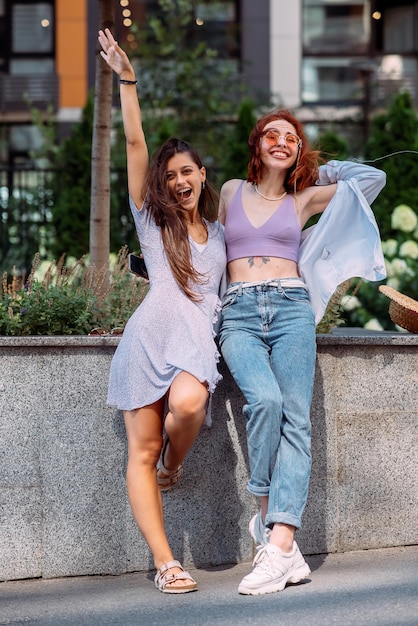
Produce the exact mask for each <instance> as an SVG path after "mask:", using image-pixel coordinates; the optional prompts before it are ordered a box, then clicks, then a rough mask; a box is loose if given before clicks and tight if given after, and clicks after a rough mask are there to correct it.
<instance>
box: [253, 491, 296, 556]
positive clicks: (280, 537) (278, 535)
mask: <svg viewBox="0 0 418 626" xmlns="http://www.w3.org/2000/svg"><path fill="white" fill-rule="evenodd" d="M260 505H261V519H262V521H263V523H264V520H265V519H266V515H267V507H268V496H262V497H261V498H260ZM295 532H296V528H295V527H294V526H290V525H289V524H281V523H278V524H274V525H273V529H272V531H271V535H270V539H269V543H272V544H273V545H275V546H277V547H278V548H280V550H282V552H291V551H292V549H293V540H294V538H295Z"/></svg>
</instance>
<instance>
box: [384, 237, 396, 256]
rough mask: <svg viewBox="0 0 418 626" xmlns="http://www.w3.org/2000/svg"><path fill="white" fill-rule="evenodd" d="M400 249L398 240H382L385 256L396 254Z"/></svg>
mask: <svg viewBox="0 0 418 626" xmlns="http://www.w3.org/2000/svg"><path fill="white" fill-rule="evenodd" d="M397 249H398V242H397V241H396V239H387V240H386V241H382V250H383V254H384V255H385V256H395V254H396V251H397Z"/></svg>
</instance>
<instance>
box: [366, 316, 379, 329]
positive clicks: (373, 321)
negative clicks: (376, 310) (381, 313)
mask: <svg viewBox="0 0 418 626" xmlns="http://www.w3.org/2000/svg"><path fill="white" fill-rule="evenodd" d="M364 328H367V330H383V326H382V325H381V324H380V322H379V320H377V319H376V318H375V317H373V318H372V319H371V320H369V321H368V322H366V324H364Z"/></svg>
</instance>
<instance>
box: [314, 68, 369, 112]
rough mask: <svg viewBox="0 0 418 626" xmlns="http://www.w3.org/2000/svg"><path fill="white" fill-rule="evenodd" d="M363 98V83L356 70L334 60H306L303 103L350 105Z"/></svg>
mask: <svg viewBox="0 0 418 626" xmlns="http://www.w3.org/2000/svg"><path fill="white" fill-rule="evenodd" d="M362 97H363V81H362V78H361V74H360V72H359V71H358V70H357V69H356V68H354V67H350V65H349V64H348V63H344V62H342V61H339V60H334V59H304V61H303V69H302V100H303V102H322V103H338V102H344V103H347V104H350V103H353V102H357V101H358V100H360V99H361V98H362Z"/></svg>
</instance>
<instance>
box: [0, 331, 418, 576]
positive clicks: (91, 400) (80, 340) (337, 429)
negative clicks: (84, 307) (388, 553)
mask: <svg viewBox="0 0 418 626" xmlns="http://www.w3.org/2000/svg"><path fill="white" fill-rule="evenodd" d="M353 331H354V329H353ZM118 341H119V338H118V337H0V411H1V419H0V580H13V579H22V578H33V577H44V578H53V577H59V576H75V575H87V574H120V573H123V572H132V571H141V570H147V569H149V568H151V569H152V561H151V559H150V555H149V551H148V548H147V546H146V545H145V543H144V541H143V540H142V538H141V537H140V535H139V532H138V531H137V528H136V525H135V523H134V520H133V518H132V515H131V511H130V507H129V504H128V501H127V497H126V489H125V477H124V474H125V466H126V440H125V433H124V426H123V420H122V415H121V414H120V412H118V411H115V410H114V409H112V408H110V407H107V406H106V404H105V398H106V391H107V377H108V371H109V365H110V361H111V358H112V355H113V352H114V350H115V347H116V345H117V343H118ZM221 371H222V373H223V375H224V380H223V381H222V383H221V384H220V385H219V387H218V390H217V391H216V393H215V395H214V397H213V426H212V428H211V429H203V430H202V432H201V433H200V435H199V438H198V440H197V442H196V444H195V446H194V448H193V449H192V450H191V452H190V454H189V456H188V458H187V460H186V463H185V477H184V480H183V481H182V483H181V484H180V485H179V486H178V487H177V488H176V489H175V490H173V492H169V493H167V494H165V495H164V500H165V514H166V524H167V532H168V535H169V538H170V541H171V544H172V546H173V549H174V553H175V555H176V558H179V559H180V560H183V561H184V563H185V564H186V565H192V564H193V565H196V566H199V567H202V566H205V565H219V564H225V563H235V562H241V561H249V560H250V559H251V558H252V554H253V547H252V544H251V541H250V538H249V535H248V531H247V524H248V520H249V519H250V517H251V515H252V514H253V512H254V511H255V510H256V502H255V500H254V498H253V497H252V496H251V495H250V494H249V493H248V492H247V491H246V488H245V485H246V480H247V476H248V472H247V468H248V466H247V454H246V442H245V424H244V420H243V417H242V415H241V408H242V404H243V398H242V396H241V395H240V393H239V391H238V389H237V387H236V386H235V383H234V382H233V381H232V379H231V377H230V376H229V374H228V372H227V370H226V368H225V366H224V365H223V364H221ZM417 387H418V335H409V334H401V333H399V334H390V333H373V334H365V333H364V332H363V333H355V332H353V333H350V331H344V333H343V334H341V331H339V333H338V334H336V335H335V336H334V335H320V336H318V359H317V371H316V382H315V394H314V401H313V405H312V422H313V469H312V480H311V488H310V496H309V501H308V506H307V508H306V511H305V515H304V528H303V529H302V530H301V531H300V532H299V534H298V543H299V545H300V547H301V549H302V551H303V552H304V553H305V554H319V553H329V552H344V551H349V550H361V549H370V548H383V547H393V546H398V545H411V544H418V471H417V465H416V459H417V442H418V419H417V418H418V407H417V391H416V390H417Z"/></svg>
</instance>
